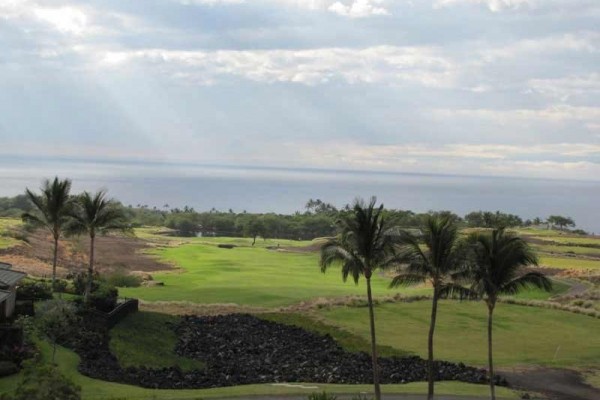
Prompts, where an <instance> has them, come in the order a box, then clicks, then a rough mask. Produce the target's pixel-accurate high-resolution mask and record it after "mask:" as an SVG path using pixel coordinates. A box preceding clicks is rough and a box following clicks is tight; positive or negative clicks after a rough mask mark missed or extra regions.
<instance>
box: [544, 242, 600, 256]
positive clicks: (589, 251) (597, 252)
mask: <svg viewBox="0 0 600 400" xmlns="http://www.w3.org/2000/svg"><path fill="white" fill-rule="evenodd" d="M533 247H534V248H535V249H536V250H537V251H540V252H543V253H552V254H564V255H584V256H590V257H598V258H600V248H595V247H583V246H562V245H534V246H533Z"/></svg>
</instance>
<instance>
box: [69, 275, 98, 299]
mask: <svg viewBox="0 0 600 400" xmlns="http://www.w3.org/2000/svg"><path fill="white" fill-rule="evenodd" d="M69 278H70V279H72V280H73V289H74V290H75V294H79V295H83V294H84V293H85V286H86V284H87V272H78V273H76V274H74V275H69ZM99 280H100V275H99V274H98V273H97V272H94V277H93V280H92V292H93V291H95V290H96V289H97V288H98V286H99V285H100V282H99Z"/></svg>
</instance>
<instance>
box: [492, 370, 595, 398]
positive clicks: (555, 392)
mask: <svg viewBox="0 0 600 400" xmlns="http://www.w3.org/2000/svg"><path fill="white" fill-rule="evenodd" d="M501 373H502V375H503V376H504V377H505V378H506V379H507V380H508V382H509V384H510V386H511V387H513V388H517V389H520V390H525V391H534V392H539V393H542V394H544V395H546V396H548V397H549V398H550V399H552V400H597V399H600V390H598V389H596V388H594V387H592V386H590V385H588V384H587V383H585V381H584V378H583V376H582V375H581V374H580V373H579V372H577V371H572V370H568V369H558V368H536V369H525V370H518V369H511V370H503V371H501Z"/></svg>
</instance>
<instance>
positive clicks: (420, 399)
mask: <svg viewBox="0 0 600 400" xmlns="http://www.w3.org/2000/svg"><path fill="white" fill-rule="evenodd" d="M307 396H308V395H304V396H281V395H279V396H278V395H272V396H248V397H233V398H219V400H306V398H307ZM336 396H337V399H338V400H350V399H352V395H350V394H340V395H336ZM372 397H373V396H372V395H368V398H372ZM381 397H382V400H425V399H426V398H427V396H426V395H416V394H387V395H386V394H383V395H382V396H381ZM435 400H489V397H474V396H444V395H436V396H435Z"/></svg>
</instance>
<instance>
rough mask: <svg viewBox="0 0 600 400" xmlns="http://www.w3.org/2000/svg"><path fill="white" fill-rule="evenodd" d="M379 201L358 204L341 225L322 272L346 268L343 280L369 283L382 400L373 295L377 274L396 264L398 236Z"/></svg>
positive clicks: (327, 247)
mask: <svg viewBox="0 0 600 400" xmlns="http://www.w3.org/2000/svg"><path fill="white" fill-rule="evenodd" d="M375 203H376V198H375V197H372V198H371V200H370V202H369V204H365V203H364V201H362V200H356V201H355V202H354V205H353V207H352V209H351V211H350V212H349V213H347V214H345V215H343V216H342V217H341V218H340V220H339V221H338V225H339V228H340V235H339V236H338V237H337V238H335V239H332V240H330V241H328V242H327V243H326V244H324V245H323V246H322V247H321V261H320V264H321V271H322V272H325V271H326V270H327V268H328V267H329V266H330V265H332V264H341V265H342V278H343V279H344V281H346V280H347V278H348V276H352V278H353V279H354V282H355V283H356V284H358V281H359V278H360V277H361V276H364V277H365V280H366V281H367V300H368V305H369V322H370V328H371V355H372V359H373V384H374V386H375V399H376V400H380V399H381V389H380V386H379V367H378V366H377V346H376V341H375V315H374V312H373V297H372V293H371V277H372V276H373V271H375V270H376V269H378V268H384V267H386V266H387V265H388V264H389V262H391V261H392V260H393V257H392V256H393V252H394V239H395V238H394V236H392V235H390V234H389V231H388V226H387V225H386V221H384V219H383V217H382V211H383V204H382V205H380V206H379V207H375Z"/></svg>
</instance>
